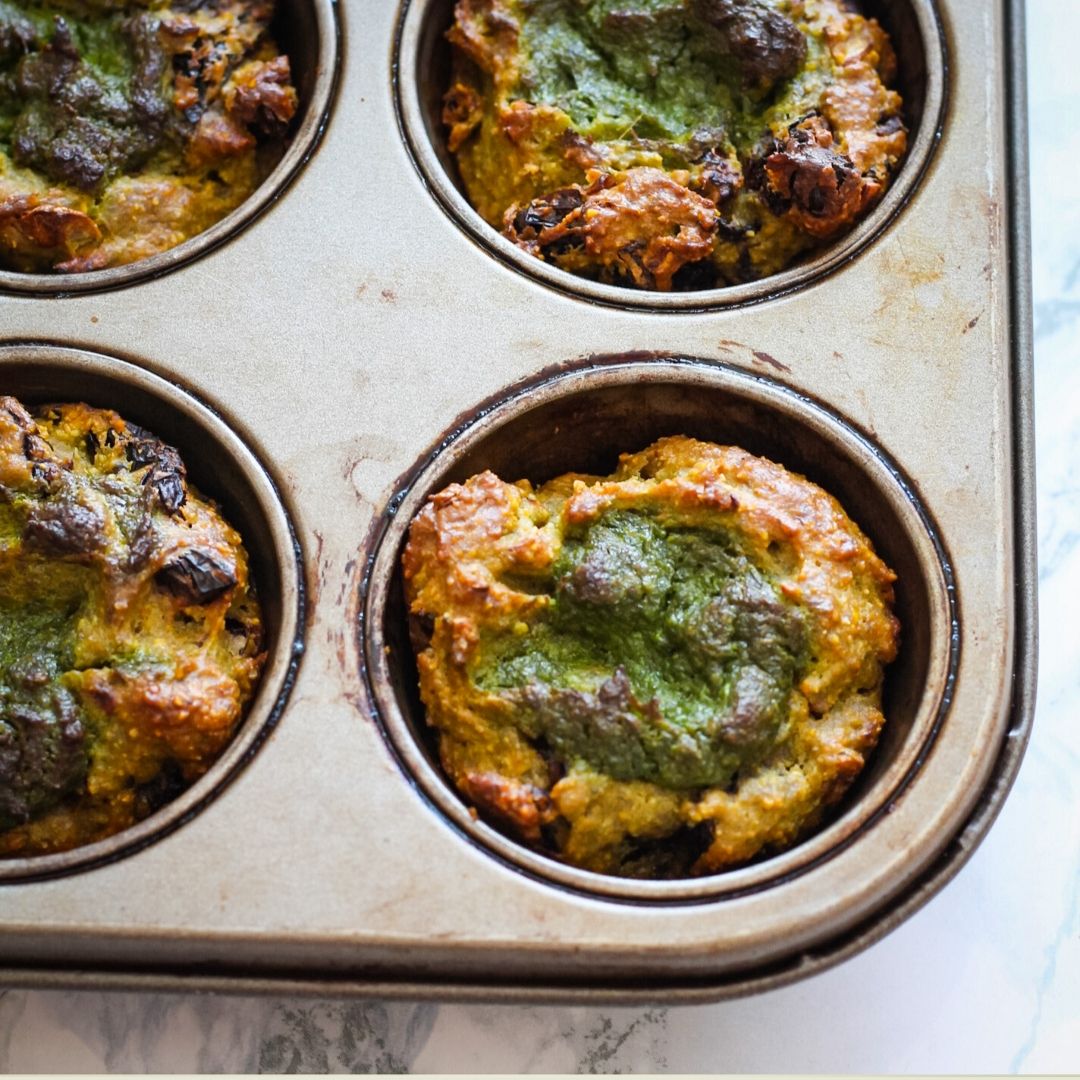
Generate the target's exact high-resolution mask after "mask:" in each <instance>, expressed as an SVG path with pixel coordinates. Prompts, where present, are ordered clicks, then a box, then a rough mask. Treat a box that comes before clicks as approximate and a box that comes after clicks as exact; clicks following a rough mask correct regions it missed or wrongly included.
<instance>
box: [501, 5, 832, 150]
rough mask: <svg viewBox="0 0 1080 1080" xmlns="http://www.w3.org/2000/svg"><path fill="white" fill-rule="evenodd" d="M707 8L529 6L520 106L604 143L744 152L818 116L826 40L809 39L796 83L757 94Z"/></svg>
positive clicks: (780, 83)
mask: <svg viewBox="0 0 1080 1080" xmlns="http://www.w3.org/2000/svg"><path fill="white" fill-rule="evenodd" d="M707 6H708V5H707V4H704V5H703V4H702V3H695V2H694V0H584V2H582V0H532V2H529V3H525V4H523V5H522V7H523V9H524V10H523V13H522V17H521V36H520V48H521V53H522V57H521V59H522V66H521V74H520V80H519V85H518V87H517V88H516V90H517V93H516V95H515V96H518V97H522V98H524V99H526V100H528V101H530V102H532V103H533V104H547V105H553V106H555V107H557V108H559V109H561V110H562V111H563V112H565V113H566V114H567V115H568V116H569V118H570V120H571V123H572V124H573V126H574V127H575V129H576V130H577V131H579V132H580V133H582V134H584V135H587V136H588V137H590V138H593V139H597V140H605V141H606V140H633V139H637V140H657V141H659V142H661V143H665V142H675V143H684V142H694V143H701V144H702V145H703V146H704V145H708V146H712V147H715V146H718V145H723V144H725V143H727V144H728V145H729V146H734V147H737V148H739V149H742V148H744V147H748V146H749V144H750V143H752V142H753V141H754V140H756V139H758V138H760V137H761V135H762V134H763V132H765V131H766V130H767V129H769V128H770V127H772V126H773V125H774V124H777V123H782V124H785V125H786V124H788V123H791V122H793V121H794V120H796V119H798V118H800V117H801V116H803V115H805V113H806V112H807V111H809V110H810V109H812V108H813V107H814V106H813V103H814V102H815V101H816V100H817V99H818V98H819V96H820V92H821V88H822V85H823V78H824V76H825V74H826V72H828V71H829V70H830V68H829V63H828V54H827V50H826V49H825V48H824V46H823V44H822V42H821V41H820V40H818V39H817V38H816V37H814V36H812V35H809V34H804V35H803V36H804V38H805V42H806V56H805V60H804V61H803V62H802V63H801V64H800V65H799V67H798V69H797V70H795V71H794V72H792V73H791V74H790V75H785V76H784V77H783V78H780V79H778V80H776V81H775V82H768V83H767V84H766V85H764V86H763V85H761V84H760V83H758V84H754V85H748V83H747V79H746V77H745V72H744V70H743V67H742V65H741V64H740V62H739V59H738V58H737V56H735V55H733V54H732V52H731V50H730V48H729V47H728V45H727V44H726V42H725V40H724V39H723V38H722V37H721V36H720V35H719V34H718V33H717V31H716V28H715V27H714V26H711V25H709V24H708V22H707V21H705V19H704V18H702V12H703V9H706V8H707ZM747 6H748V7H749V6H750V5H747ZM758 6H759V7H761V8H762V9H765V8H766V7H768V8H771V9H773V10H779V9H781V8H782V7H783V6H784V5H782V4H776V3H773V4H768V5H767V4H765V3H761V2H759V3H758ZM660 149H661V150H662V149H663V147H662V146H661V147H660Z"/></svg>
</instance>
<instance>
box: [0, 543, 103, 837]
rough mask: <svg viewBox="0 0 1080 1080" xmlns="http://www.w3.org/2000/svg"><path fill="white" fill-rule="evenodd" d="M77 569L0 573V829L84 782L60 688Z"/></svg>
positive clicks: (77, 605) (75, 726) (79, 737)
mask: <svg viewBox="0 0 1080 1080" xmlns="http://www.w3.org/2000/svg"><path fill="white" fill-rule="evenodd" d="M80 570H81V568H76V567H64V566H59V567H46V566H45V565H43V564H38V565H37V566H30V567H27V566H23V567H22V569H21V570H20V569H19V568H9V569H8V570H6V571H5V572H2V573H0V828H4V829H6V828H10V827H11V826H13V825H19V824H23V823H24V822H26V821H29V820H32V819H33V818H35V817H37V816H38V815H40V814H41V813H43V812H45V811H46V810H48V809H50V808H51V807H53V806H54V805H56V804H57V803H58V802H60V801H61V800H62V799H63V798H64V796H65V795H67V794H68V793H69V792H71V791H73V790H75V789H76V788H78V787H79V786H80V785H81V784H82V782H83V781H84V779H85V777H86V773H87V769H88V766H89V759H88V746H87V731H86V726H85V724H84V718H83V716H82V710H81V708H80V707H79V705H78V703H77V702H76V700H75V698H74V696H73V695H72V694H71V693H70V691H68V690H67V689H66V688H65V687H64V686H63V683H62V676H63V673H64V671H66V670H68V669H69V668H70V667H71V665H72V663H73V651H74V635H75V629H76V625H77V622H78V618H79V614H80V610H81V606H82V589H81V587H80V586H81V582H80V581H79V580H78V579H79V578H80V577H81V576H82V575H81V574H80V572H79V571H80ZM46 579H51V580H48V581H47V583H46Z"/></svg>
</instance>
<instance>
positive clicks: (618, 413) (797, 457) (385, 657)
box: [360, 358, 958, 901]
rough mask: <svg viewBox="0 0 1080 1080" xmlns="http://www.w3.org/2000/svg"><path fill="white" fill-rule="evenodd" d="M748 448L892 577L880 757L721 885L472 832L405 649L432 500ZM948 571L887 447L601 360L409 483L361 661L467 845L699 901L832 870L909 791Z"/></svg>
mask: <svg viewBox="0 0 1080 1080" xmlns="http://www.w3.org/2000/svg"><path fill="white" fill-rule="evenodd" d="M683 434H685V435H688V436H691V437H694V438H699V439H702V440H707V441H711V442H714V443H720V444H725V445H735V446H740V447H742V448H743V449H745V450H748V451H749V452H750V453H752V454H756V455H760V456H764V457H767V458H770V459H772V460H773V461H776V462H778V463H779V464H781V465H783V466H784V467H785V468H788V469H790V470H792V471H795V472H798V473H802V474H804V475H806V476H807V478H808V479H810V480H811V481H813V482H814V483H816V484H818V485H819V486H821V487H822V488H824V489H825V490H826V491H827V492H829V493H830V494H832V495H833V496H835V497H836V498H837V499H838V500H839V502H840V504H841V505H842V506H843V507H844V509H845V510H846V511H847V513H848V514H849V515H850V516H851V518H852V519H853V520H854V521H855V522H856V523H857V524H858V525H859V526H860V527H861V528H862V529H863V531H864V532H865V533H866V534H867V535H868V536H869V537H870V539H871V540H872V542H873V544H874V546H875V548H876V550H877V552H878V554H879V555H880V556H881V557H882V558H883V559H884V560H885V562H886V563H887V564H888V565H889V566H891V567H892V569H893V570H894V571H895V572H896V574H897V577H898V581H897V583H896V606H895V612H896V615H897V617H898V618H899V620H900V624H901V627H902V632H901V648H900V655H899V657H898V659H897V660H896V661H895V663H893V664H892V665H890V666H889V668H888V669H887V672H886V680H885V695H884V703H883V712H884V714H885V717H886V724H885V727H884V730H883V733H882V736H881V739H880V742H879V743H878V746H877V749H876V750H875V751H874V753H873V754H872V755H871V757H870V759H869V761H868V763H867V766H866V768H865V769H864V770H863V772H862V774H861V776H860V777H859V779H858V780H857V781H856V783H855V785H854V786H853V788H852V789H851V790H850V791H849V792H848V793H847V795H846V796H845V798H844V799H843V800H842V802H841V803H840V804H839V806H838V807H837V808H836V809H835V810H834V811H833V812H832V813H831V814H830V816H829V817H828V818H827V819H826V822H825V824H824V825H823V827H821V828H820V829H819V830H818V831H817V832H816V833H814V834H813V835H811V836H810V837H809V838H807V839H805V840H804V841H803V842H802V843H800V844H798V845H796V846H795V847H794V848H792V849H790V850H788V851H786V852H785V853H783V854H781V855H777V856H774V857H772V858H768V859H763V860H760V861H756V862H754V863H751V864H749V865H747V866H744V867H742V868H740V869H736V870H733V871H729V872H727V873H724V874H720V875H714V876H712V877H705V878H698V879H693V880H690V879H680V880H674V881H634V880H626V879H618V878H611V877H607V876H602V875H599V874H595V873H591V872H589V871H585V870H579V869H576V868H572V867H569V866H566V865H563V864H561V863H558V862H556V861H555V860H553V859H550V858H547V857H545V856H543V855H541V854H538V853H536V852H533V851H531V850H528V849H526V848H525V847H523V846H521V845H519V844H518V843H516V842H515V841H512V840H510V839H508V837H507V836H505V835H503V834H502V833H501V832H499V831H498V830H496V829H495V828H493V827H492V826H491V825H489V824H487V823H486V822H484V821H482V820H478V819H476V818H475V816H474V815H473V814H472V813H471V812H470V809H469V807H468V806H467V805H466V804H465V803H464V802H463V801H462V800H461V798H460V796H459V795H458V794H457V793H456V791H455V790H454V788H453V787H452V786H451V785H450V784H449V782H448V781H447V779H446V778H445V776H444V775H443V774H442V772H441V769H440V766H439V762H438V753H437V747H436V745H435V742H434V738H433V735H432V732H431V731H430V729H429V728H428V726H427V724H426V723H425V719H424V711H423V706H422V704H421V702H420V700H419V695H418V692H417V672H416V667H415V663H414V660H413V649H412V646H411V644H410V640H409V617H408V612H407V609H406V604H405V596H404V589H403V581H402V572H401V554H402V551H403V548H404V544H405V541H406V538H407V533H408V529H409V525H410V523H411V521H412V520H413V518H414V517H415V515H416V513H417V512H418V511H419V510H420V509H421V507H422V506H423V505H424V502H425V501H426V499H427V497H428V496H429V495H430V494H432V493H434V492H436V491H439V490H441V489H442V488H443V487H445V486H446V485H447V484H450V483H454V482H461V481H464V480H466V479H467V478H468V477H470V476H472V475H474V474H476V473H478V472H481V471H483V470H485V469H490V470H492V471H493V472H494V473H496V475H498V476H500V477H502V478H504V479H510V480H513V479H518V478H522V477H525V478H527V479H529V480H530V481H532V482H534V483H542V482H543V481H546V480H549V479H551V478H552V477H555V476H557V475H560V474H562V473H566V472H571V471H574V472H586V473H593V474H599V475H603V474H606V473H608V472H610V471H611V470H612V469H613V468H614V467H615V465H616V463H617V459H618V455H619V454H620V453H621V452H632V451H637V450H640V449H642V448H644V447H645V446H647V445H649V444H650V443H652V442H653V441H654V440H656V439H657V438H660V437H662V436H665V435H683ZM951 586H952V572H951V569H950V567H949V564H948V561H947V559H946V557H945V553H944V551H943V548H942V546H941V544H940V542H939V541H938V539H937V537H936V535H935V531H934V528H933V525H932V523H931V521H930V518H929V516H928V514H927V512H926V510H925V509H924V508H923V507H922V506H921V505H920V503H919V501H918V499H917V497H916V496H915V495H914V493H913V492H912V490H911V488H910V486H909V485H908V484H907V483H906V482H905V481H904V479H903V477H902V476H901V475H900V474H899V472H898V470H897V469H896V467H895V466H894V465H893V464H892V463H891V462H890V461H889V459H888V457H887V456H886V454H885V453H884V452H882V451H881V450H880V449H879V448H878V447H876V446H875V445H873V444H872V443H871V442H870V441H869V440H868V439H867V438H866V437H864V436H863V435H861V434H860V433H859V432H858V431H856V430H855V429H854V428H853V427H852V426H850V425H849V424H848V423H846V422H845V421H844V420H843V419H842V418H840V417H838V416H836V415H835V414H833V413H832V412H830V411H828V410H826V409H825V408H823V407H822V406H820V405H818V404H816V403H815V402H813V401H811V400H810V399H808V398H806V397H803V396H800V395H798V394H796V393H795V392H793V391H791V390H790V389H788V388H786V387H784V386H782V385H780V384H778V383H776V382H773V381H771V380H768V379H765V378H762V377H758V376H754V375H750V374H746V373H744V372H740V371H737V370H735V369H732V368H729V367H726V366H724V365H720V364H717V363H710V362H707V361H699V360H686V359H677V358H668V359H645V360H643V359H632V358H626V359H620V358H612V359H610V360H604V361H591V362H589V363H588V364H585V365H580V366H574V367H571V368H569V369H566V370H564V371H561V372H560V373H558V374H554V375H550V376H548V377H545V378H541V379H540V380H538V381H535V382H530V383H528V384H525V385H519V386H516V387H514V388H512V389H510V390H508V391H507V392H506V393H505V394H503V395H502V396H501V397H500V398H499V399H498V400H497V401H496V402H494V403H490V404H486V405H485V406H483V407H481V408H479V409H477V410H476V411H475V412H474V413H473V414H472V415H471V417H470V418H468V419H467V420H466V422H465V423H464V424H463V425H462V426H461V427H459V428H457V429H456V430H455V431H453V432H451V433H449V434H448V435H447V437H446V438H445V439H444V440H442V441H440V443H439V444H438V446H437V449H435V450H434V451H433V452H432V453H431V454H430V455H429V456H427V457H426V458H424V459H423V460H421V461H420V462H419V463H418V464H417V465H416V467H415V468H414V469H413V470H412V471H411V472H410V473H409V474H408V475H407V476H406V478H405V479H404V481H403V482H402V484H401V486H400V488H399V489H398V491H397V493H396V494H395V495H394V497H393V498H392V500H391V502H390V505H389V507H388V509H387V511H386V512H385V513H384V515H383V516H382V517H381V519H379V521H378V523H377V525H376V528H375V533H374V535H373V538H372V552H371V557H370V563H369V566H368V570H367V574H366V576H365V580H364V585H363V595H362V611H363V616H362V623H361V629H362V635H361V642H360V645H361V649H362V651H363V660H364V664H365V668H366V675H367V679H368V682H369V689H370V691H371V693H372V695H373V698H374V700H375V702H376V705H377V708H378V712H379V715H380V718H381V720H382V723H383V725H384V728H385V732H386V734H387V736H388V738H389V739H390V741H391V743H392V745H393V747H394V749H395V751H396V753H397V755H398V757H399V760H400V762H401V764H402V765H403V767H404V768H405V769H406V770H407V771H408V772H409V773H410V774H411V775H412V776H413V778H414V779H415V781H416V782H417V784H418V785H419V787H420V789H421V790H422V791H423V792H424V794H425V795H426V796H427V798H428V799H429V800H430V801H431V802H432V803H433V804H434V806H435V807H437V808H438V810H439V811H440V812H441V813H442V814H444V815H445V816H446V817H447V818H448V819H449V820H450V821H451V822H452V823H453V824H454V825H455V826H456V827H457V828H458V829H459V830H460V831H461V832H462V833H464V834H465V835H466V836H468V837H469V838H470V839H472V840H474V841H477V842H479V843H480V844H481V845H483V846H484V847H486V848H487V849H488V850H489V851H491V852H492V853H494V854H495V855H497V856H499V857H501V858H502V859H504V860H506V861H508V862H511V863H513V864H515V865H516V866H518V867H520V868H522V869H524V870H526V871H527V872H529V873H531V874H533V875H535V876H537V877H540V878H542V879H545V880H548V881H551V882H555V883H558V884H560V885H563V886H568V887H571V888H575V889H580V890H584V891H588V892H592V893H597V894H601V895H604V896H607V897H611V898H622V899H631V900H651V901H666V900H694V899H703V898H708V897H714V896H721V895H731V894H736V893H746V892H750V891H757V890H762V889H766V888H768V887H770V886H771V885H774V884H777V883H779V882H781V881H783V880H786V879H788V878H790V877H791V876H792V875H793V874H795V873H798V872H799V871H802V870H805V869H807V868H809V867H810V866H812V865H814V864H816V863H818V862H820V861H822V860H824V859H827V858H828V857H829V856H830V855H831V854H833V853H836V852H837V851H839V850H840V849H841V848H842V847H845V846H846V845H847V844H848V843H849V842H850V841H851V840H853V839H854V838H855V837H856V836H857V835H859V834H861V833H863V832H864V831H866V830H867V829H869V828H872V826H873V822H874V820H875V818H876V816H877V815H878V814H880V813H881V812H882V811H883V809H884V808H885V807H886V806H887V805H888V803H889V801H890V800H891V799H893V798H895V796H896V795H897V793H898V792H899V790H901V788H902V787H903V786H904V785H905V784H906V783H907V782H908V781H909V780H910V779H911V777H912V776H913V775H914V772H915V771H916V769H917V768H918V765H919V763H920V761H921V759H922V757H923V755H924V754H925V752H926V750H927V747H928V746H929V744H930V742H931V740H932V738H933V735H934V733H935V731H936V729H937V725H938V724H939V722H940V720H941V718H942V716H943V715H944V713H945V710H946V709H947V707H948V704H949V698H950V693H951V685H952V678H953V673H954V671H955V666H956V663H957V659H958V658H957V649H956V641H957V640H958V638H957V632H958V624H957V615H956V611H955V607H954V603H953V599H952V588H951Z"/></svg>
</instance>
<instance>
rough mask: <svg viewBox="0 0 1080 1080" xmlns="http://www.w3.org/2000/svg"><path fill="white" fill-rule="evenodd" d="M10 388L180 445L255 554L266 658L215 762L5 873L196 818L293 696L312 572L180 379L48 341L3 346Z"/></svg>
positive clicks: (75, 862)
mask: <svg viewBox="0 0 1080 1080" xmlns="http://www.w3.org/2000/svg"><path fill="white" fill-rule="evenodd" d="M0 377H2V378H0V381H2V383H3V386H4V392H5V393H6V394H11V395H13V396H14V397H16V398H17V399H19V400H20V401H21V402H22V403H23V404H25V405H27V406H28V407H32V406H33V405H38V404H47V403H52V402H56V403H60V402H85V403H86V404H88V405H90V406H93V407H97V408H105V409H112V410H115V411H116V412H118V413H119V414H120V415H121V416H122V417H123V418H124V419H125V420H126V421H128V422H129V423H131V424H137V425H139V426H140V427H143V428H145V429H146V430H147V431H149V432H152V433H153V434H154V435H156V436H158V437H159V438H160V439H161V440H163V441H164V442H165V443H167V444H168V445H170V446H172V447H175V448H176V449H177V450H178V451H179V453H180V456H181V458H182V459H183V461H184V463H185V465H186V466H187V473H188V478H189V480H190V482H191V483H192V484H193V485H194V487H195V488H197V489H199V491H200V492H201V493H202V494H203V495H204V496H205V497H207V498H210V499H213V500H214V501H215V502H216V503H217V504H218V505H219V506H220V508H221V511H222V514H223V515H224V517H225V518H226V520H227V521H228V522H229V523H230V524H231V525H232V526H233V527H234V528H236V529H237V530H238V532H239V533H240V535H241V536H242V537H243V540H244V544H245V546H246V548H247V551H248V554H249V556H250V560H251V564H250V571H251V579H252V582H253V583H254V587H255V591H256V594H257V596H258V598H259V602H260V604H261V607H262V620H263V634H264V641H263V644H264V648H265V651H266V663H265V666H264V667H263V671H262V675H261V678H260V680H259V683H258V685H257V687H256V690H255V694H254V696H253V698H252V699H251V701H250V703H249V706H248V708H247V710H246V713H245V715H244V716H243V718H242V719H241V720H240V721H239V724H238V726H237V728H236V733H235V735H234V736H233V738H232V741H231V742H230V743H229V744H228V746H227V747H226V748H225V750H224V752H223V753H222V754H221V756H220V757H219V758H218V759H217V761H216V762H215V763H214V764H213V765H212V766H211V767H210V769H209V771H208V772H207V773H206V774H205V775H204V776H203V777H202V778H201V779H199V780H197V781H196V782H195V783H194V784H192V785H191V786H190V787H189V788H187V789H186V790H184V791H183V792H182V793H181V794H180V795H179V796H178V797H177V798H175V799H174V800H173V801H171V802H168V803H167V804H166V805H164V806H163V807H162V808H161V809H159V810H157V811H156V812H155V813H153V814H151V815H150V816H149V817H148V818H146V819H145V820H143V821H141V822H140V823H139V824H137V825H135V826H134V827H132V828H129V829H127V830H125V831H123V832H121V833H117V834H116V835H114V836H112V837H109V838H108V839H105V840H101V841H98V842H96V843H92V844H87V845H85V846H83V847H79V848H74V849H72V850H70V851H66V852H63V853H59V854H52V855H41V856H36V857H25V858H16V859H5V860H0V882H5V881H19V880H28V879H34V878H41V877H51V876H54V875H58V874H63V873H67V872H70V871H74V870H79V869H85V868H88V867H90V866H94V865H98V864H101V863H104V862H109V861H112V860H114V859H115V858H117V857H119V856H121V855H124V854H128V853H131V852H133V851H136V850H138V849H140V848H142V847H145V846H146V845H147V844H149V843H151V842H153V841H154V840H156V839H158V838H160V837H161V836H164V835H165V834H167V833H169V832H171V831H172V830H173V829H175V828H177V827H178V826H180V825H181V824H183V823H184V822H185V821H186V820H188V819H189V818H190V817H191V816H192V815H193V814H194V813H196V812H197V811H198V810H200V809H201V808H202V807H203V806H204V805H205V804H206V803H207V802H208V801H209V800H210V799H211V798H212V797H213V796H214V795H215V794H216V793H217V792H219V791H220V790H221V789H222V788H223V787H224V785H225V784H226V783H228V781H229V780H231V779H232V777H233V776H234V775H235V774H236V772H237V770H238V769H239V768H240V767H241V766H242V765H243V764H244V763H245V762H246V761H247V760H248V759H249V758H250V757H251V755H252V754H253V753H254V752H255V750H256V749H257V747H258V746H259V745H260V743H261V742H262V740H263V739H264V738H265V736H266V734H267V733H268V732H269V730H270V729H271V728H272V726H273V725H274V723H275V722H276V720H277V718H278V716H279V714H280V712H281V711H282V709H283V708H284V706H285V703H286V700H287V697H288V693H289V690H290V688H291V685H292V681H293V678H294V676H295V671H296V666H297V663H298V659H299V656H300V648H301V635H302V630H303V625H302V618H301V612H302V610H303V607H302V601H303V579H302V572H301V569H300V563H299V559H298V550H297V545H296V539H295V535H294V531H293V528H292V525H291V523H290V521H289V516H288V513H287V511H286V510H285V508H284V507H283V506H282V504H281V502H280V500H279V498H278V495H277V492H276V490H275V488H274V485H273V482H272V481H271V480H270V478H269V476H268V475H267V473H266V472H265V471H264V469H263V467H262V466H261V465H260V463H259V462H258V460H257V459H256V458H255V457H254V456H253V454H252V453H251V451H250V450H248V448H247V447H246V446H245V445H244V443H243V442H242V441H241V440H240V439H239V438H238V437H237V435H236V434H235V433H234V432H233V431H231V430H230V428H229V427H228V426H227V425H226V424H225V423H224V422H223V421H222V420H221V418H220V417H218V416H217V415H216V414H215V413H214V412H212V411H211V410H210V409H209V408H207V407H206V406H205V405H203V404H201V403H200V402H198V401H196V400H195V399H194V398H193V397H191V396H189V395H188V394H187V393H185V392H184V391H183V390H181V389H179V388H178V387H177V386H175V385H173V384H172V383H169V382H167V381H165V380H164V379H162V378H159V377H158V376H156V375H152V374H150V373H149V372H147V371H145V370H142V369H141V368H138V367H136V366H134V365H132V364H129V363H126V362H124V361H121V360H117V359H114V358H112V357H107V356H101V355H98V354H95V353H89V352H84V351H81V350H76V349H68V348H59V347H53V346H49V345H8V346H3V347H0Z"/></svg>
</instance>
